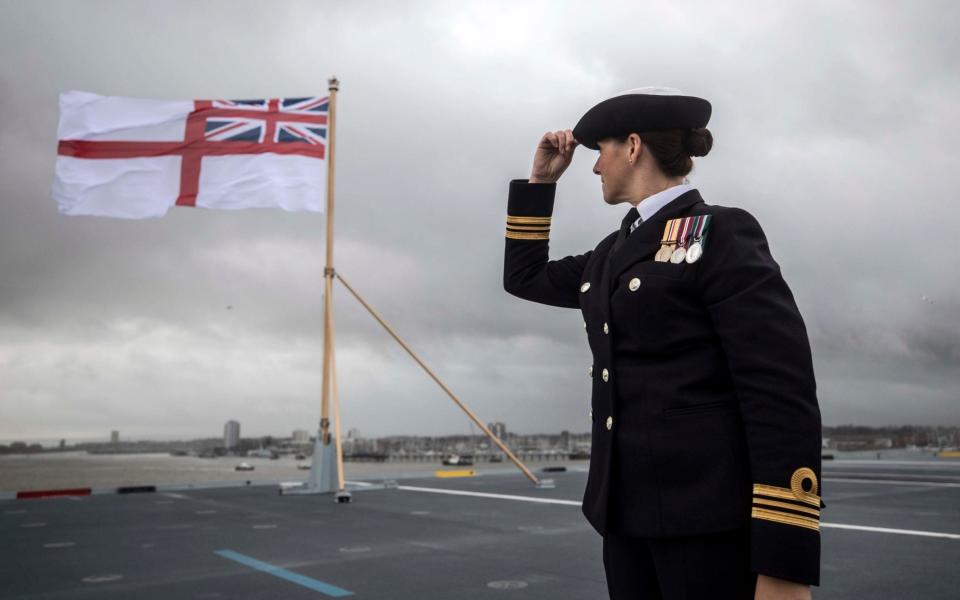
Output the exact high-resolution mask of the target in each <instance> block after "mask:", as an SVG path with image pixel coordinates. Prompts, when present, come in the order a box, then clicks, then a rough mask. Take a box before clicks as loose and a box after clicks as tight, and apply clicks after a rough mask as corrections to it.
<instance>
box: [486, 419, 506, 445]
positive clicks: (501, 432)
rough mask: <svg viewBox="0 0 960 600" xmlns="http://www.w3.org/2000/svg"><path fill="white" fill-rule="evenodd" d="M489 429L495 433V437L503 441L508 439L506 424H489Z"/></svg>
mask: <svg viewBox="0 0 960 600" xmlns="http://www.w3.org/2000/svg"><path fill="white" fill-rule="evenodd" d="M487 429H489V430H490V431H492V432H493V435H495V436H497V437H498V438H500V439H501V440H503V439H506V437H507V425H506V423H501V422H500V421H497V422H496V423H487Z"/></svg>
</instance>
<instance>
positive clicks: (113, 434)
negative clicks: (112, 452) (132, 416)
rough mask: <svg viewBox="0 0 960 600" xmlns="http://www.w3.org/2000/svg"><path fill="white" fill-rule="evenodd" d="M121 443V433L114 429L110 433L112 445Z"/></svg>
mask: <svg viewBox="0 0 960 600" xmlns="http://www.w3.org/2000/svg"><path fill="white" fill-rule="evenodd" d="M119 442H120V432H119V431H117V430H116V429H114V430H113V431H111V432H110V443H111V444H117V443H119Z"/></svg>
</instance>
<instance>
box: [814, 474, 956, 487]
mask: <svg viewBox="0 0 960 600" xmlns="http://www.w3.org/2000/svg"><path fill="white" fill-rule="evenodd" d="M823 480H824V481H840V482H843V483H879V484H881V485H918V486H930V487H949V488H956V487H960V483H952V482H949V481H903V480H894V479H859V478H847V477H824V478H823Z"/></svg>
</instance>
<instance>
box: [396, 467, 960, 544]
mask: <svg viewBox="0 0 960 600" xmlns="http://www.w3.org/2000/svg"><path fill="white" fill-rule="evenodd" d="M854 481H860V480H857V479H855V480H854ZM882 483H889V482H887V481H882ZM911 483H913V484H914V485H916V484H917V483H916V482H911ZM397 489H401V490H408V491H412V492H430V493H434V494H451V495H453V496H475V497H478V498H499V499H502V500H518V501H520V502H539V503H542V504H565V505H568V506H580V502H577V501H575V500H555V499H553V498H534V497H533V496H511V495H508V494H490V493H487V492H467V491H464V490H447V489H441V488H429V487H417V486H412V485H401V486H397ZM820 527H833V528H834V529H853V530H858V531H873V532H877V533H895V534H899V535H918V536H923V537H938V538H947V539H951V540H960V533H944V532H940V531H917V530H913V529H892V528H890V527H869V526H867V525H847V524H845V523H823V522H821V523H820Z"/></svg>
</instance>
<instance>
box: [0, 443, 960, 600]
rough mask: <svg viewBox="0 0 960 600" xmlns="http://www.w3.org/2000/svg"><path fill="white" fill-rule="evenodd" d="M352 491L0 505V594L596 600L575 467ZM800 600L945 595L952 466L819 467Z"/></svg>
mask: <svg viewBox="0 0 960 600" xmlns="http://www.w3.org/2000/svg"><path fill="white" fill-rule="evenodd" d="M544 476H545V477H549V478H552V479H553V480H554V481H555V483H556V487H555V488H554V489H535V488H534V487H533V486H532V485H531V484H530V483H529V482H528V481H527V480H526V479H525V478H523V477H522V476H521V475H520V474H519V473H510V472H498V473H493V474H483V475H479V476H476V477H471V478H461V479H437V478H422V477H418V478H396V477H395V476H392V477H393V478H394V479H396V480H397V483H398V485H397V487H386V488H383V487H378V486H377V485H376V484H377V483H380V480H378V479H376V478H373V479H369V480H367V481H359V482H353V483H352V485H351V487H352V488H353V489H354V493H353V502H351V503H349V504H336V503H334V502H333V500H332V497H331V496H330V495H319V496H307V495H283V496H281V495H279V494H278V493H277V487H276V486H270V485H253V486H249V487H209V488H200V487H197V488H184V489H173V488H170V489H161V490H159V491H157V492H156V493H146V494H129V495H116V494H112V495H107V494H95V495H92V496H87V497H68V498H53V499H40V500H0V582H2V585H0V588H2V596H3V598H7V599H27V598H29V599H31V600H34V599H42V598H50V599H54V598H56V599H88V598H89V599H92V598H97V599H109V598H125V599H126V598H136V599H137V600H149V599H154V598H156V599H158V600H159V599H163V600H167V599H170V598H191V599H200V598H204V599H215V598H224V599H234V600H244V599H255V598H264V599H266V598H270V599H275V598H285V599H289V600H297V599H314V600H315V599H319V598H328V597H345V596H354V597H356V598H383V599H394V600H400V599H405V598H410V599H414V598H415V599H417V600H422V599H432V598H457V599H462V600H468V599H474V598H476V599H488V598H499V597H504V596H515V597H523V598H529V599H540V598H543V599H547V598H549V599H551V600H553V599H556V598H570V599H576V598H583V599H587V598H590V599H596V598H605V597H606V585H605V582H604V574H603V565H602V561H601V538H600V537H599V536H598V535H597V534H596V533H595V532H594V531H593V530H592V529H591V528H590V526H589V525H588V524H587V522H586V521H585V520H584V518H583V516H582V514H581V513H580V509H579V500H580V497H581V495H582V492H583V488H584V485H585V482H586V473H585V472H584V470H583V466H582V464H581V465H578V466H577V467H576V469H572V470H570V471H568V472H566V473H549V474H545V475H544ZM823 488H824V500H825V502H826V503H827V508H826V509H825V510H824V528H823V531H822V534H821V535H822V539H823V558H822V586H821V588H820V589H818V590H816V591H815V594H814V595H815V597H816V598H820V599H828V598H837V599H839V598H872V599H883V598H890V599H894V598H896V599H899V600H903V599H909V598H924V599H930V598H955V597H957V596H956V594H957V590H958V589H960V568H958V566H960V461H954V462H951V461H944V460H941V461H935V462H910V463H908V462H889V463H888V462H883V461H863V462H860V461H824V483H823Z"/></svg>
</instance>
